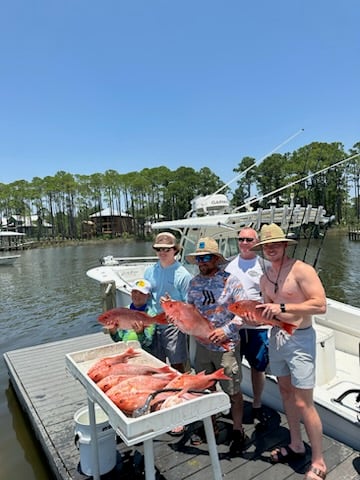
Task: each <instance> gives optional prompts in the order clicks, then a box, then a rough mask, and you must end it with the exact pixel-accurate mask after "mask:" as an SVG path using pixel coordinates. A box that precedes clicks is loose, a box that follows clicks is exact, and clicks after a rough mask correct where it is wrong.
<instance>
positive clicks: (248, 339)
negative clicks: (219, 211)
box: [225, 227, 270, 429]
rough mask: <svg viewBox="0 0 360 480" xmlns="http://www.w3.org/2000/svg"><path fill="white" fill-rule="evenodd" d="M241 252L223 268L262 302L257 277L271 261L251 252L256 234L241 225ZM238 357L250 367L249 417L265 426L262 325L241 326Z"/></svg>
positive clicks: (250, 296) (265, 333) (265, 352)
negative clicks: (251, 390)
mask: <svg viewBox="0 0 360 480" xmlns="http://www.w3.org/2000/svg"><path fill="white" fill-rule="evenodd" d="M238 241H239V249H240V253H239V255H237V256H236V257H235V258H234V259H233V260H232V261H231V262H230V263H229V264H228V265H227V267H226V269H225V270H226V271H227V272H229V273H231V274H232V275H235V276H237V277H238V278H239V279H240V280H241V282H242V285H243V287H244V290H245V295H246V298H247V299H249V300H258V301H262V296H261V292H260V278H261V276H262V275H263V273H264V271H265V270H266V269H267V268H269V266H270V262H269V261H268V260H264V259H263V258H262V257H260V256H258V255H256V253H255V252H253V251H251V247H253V246H254V245H255V244H256V243H257V242H258V235H257V233H256V231H255V230H254V229H253V228H249V227H244V228H243V229H242V230H240V231H239V234H238ZM239 333H240V339H241V343H240V348H241V356H242V357H245V358H246V360H247V361H248V363H249V365H250V367H251V383H252V389H253V405H252V416H253V419H254V421H255V420H256V421H257V422H259V423H258V428H263V429H265V428H266V427H267V422H268V417H267V416H266V415H265V413H264V411H263V409H262V404H261V395H262V392H263V390H264V386H265V370H266V367H267V365H268V362H269V357H268V344H269V339H268V333H269V329H268V328H264V327H252V326H249V325H247V326H246V327H245V326H244V327H242V328H241V329H240V332H239Z"/></svg>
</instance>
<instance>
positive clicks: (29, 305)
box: [0, 230, 360, 480]
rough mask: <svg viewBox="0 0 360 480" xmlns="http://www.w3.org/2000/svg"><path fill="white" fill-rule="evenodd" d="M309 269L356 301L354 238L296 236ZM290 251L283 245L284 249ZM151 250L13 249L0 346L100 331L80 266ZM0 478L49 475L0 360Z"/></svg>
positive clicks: (1, 285)
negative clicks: (15, 256) (15, 254)
mask: <svg viewBox="0 0 360 480" xmlns="http://www.w3.org/2000/svg"><path fill="white" fill-rule="evenodd" d="M320 246H321V247H322V253H321V255H320V257H319V259H318V262H317V269H318V270H319V274H320V277H321V279H322V281H323V283H324V285H325V287H326V293H327V296H328V297H330V298H334V299H336V300H340V301H345V302H347V303H350V304H352V305H355V306H359V307H360V299H359V295H358V285H359V274H358V267H357V265H359V264H360V242H350V241H349V240H348V238H347V236H341V235H338V234H336V232H334V231H332V230H330V232H328V234H327V236H326V239H325V241H324V243H322V240H321V239H319V240H316V241H312V242H311V244H309V243H308V242H307V241H306V240H302V241H301V242H299V244H298V246H297V247H296V251H295V255H296V257H297V258H301V259H304V258H305V260H306V261H307V262H308V263H311V264H313V263H314V261H315V259H317V257H318V251H319V247H320ZM289 253H290V251H289ZM112 254H113V255H115V256H141V255H153V251H152V249H151V244H150V243H143V242H139V243H137V242H131V243H130V242H129V243H126V244H123V245H122V244H120V243H119V242H116V243H114V242H107V243H103V244H98V245H85V246H84V245H82V246H69V247H60V248H59V247H57V248H48V249H39V250H29V251H24V252H21V258H20V259H18V260H17V263H16V264H15V265H14V266H9V267H1V268H0V298H1V302H0V324H1V331H2V332H3V334H2V335H1V337H0V352H1V354H3V353H4V352H6V351H9V350H14V349H17V348H22V347H26V346H30V345H35V344H40V343H45V342H49V341H56V340H62V339H66V338H70V337H74V336H79V335H82V334H88V333H92V332H96V331H99V330H100V329H101V327H100V325H98V323H97V321H96V318H97V315H98V314H99V313H100V311H101V298H100V287H99V285H98V284H97V283H96V282H95V281H94V280H91V279H89V278H88V277H87V276H86V274H85V272H86V270H88V269H89V268H91V267H94V266H97V265H98V264H99V259H100V258H101V257H102V256H104V255H112ZM0 383H1V386H2V388H1V392H0V424H1V431H0V451H1V454H2V458H1V463H0V480H5V479H8V478H12V479H14V480H20V479H21V480H22V479H24V478H26V479H27V480H49V479H50V478H51V477H49V472H47V471H45V468H44V467H43V464H44V459H43V457H42V454H41V452H39V449H38V448H37V443H36V441H34V439H33V438H32V435H31V431H30V429H29V428H28V425H27V422H26V421H25V420H24V418H23V416H22V415H21V413H20V409H19V405H18V403H17V400H16V399H15V398H14V392H13V391H12V389H11V388H10V387H9V379H8V374H7V371H6V368H5V364H4V362H1V363H0Z"/></svg>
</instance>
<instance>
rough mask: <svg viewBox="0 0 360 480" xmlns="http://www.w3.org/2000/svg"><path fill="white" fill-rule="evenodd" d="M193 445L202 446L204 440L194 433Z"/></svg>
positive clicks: (192, 436)
mask: <svg viewBox="0 0 360 480" xmlns="http://www.w3.org/2000/svg"><path fill="white" fill-rule="evenodd" d="M190 443H191V445H201V444H202V443H203V439H202V438H201V437H200V435H198V434H197V433H193V434H192V435H191V437H190Z"/></svg>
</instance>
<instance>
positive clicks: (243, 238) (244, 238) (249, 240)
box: [238, 237, 255, 243]
mask: <svg viewBox="0 0 360 480" xmlns="http://www.w3.org/2000/svg"><path fill="white" fill-rule="evenodd" d="M254 240H255V238H249V237H239V238H238V242H240V243H243V242H247V243H250V242H253V241H254Z"/></svg>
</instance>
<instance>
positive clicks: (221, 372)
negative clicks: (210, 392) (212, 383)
mask: <svg viewBox="0 0 360 480" xmlns="http://www.w3.org/2000/svg"><path fill="white" fill-rule="evenodd" d="M214 378H216V379H217V380H230V377H228V376H227V375H225V373H224V368H219V370H216V372H215V374H214Z"/></svg>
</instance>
